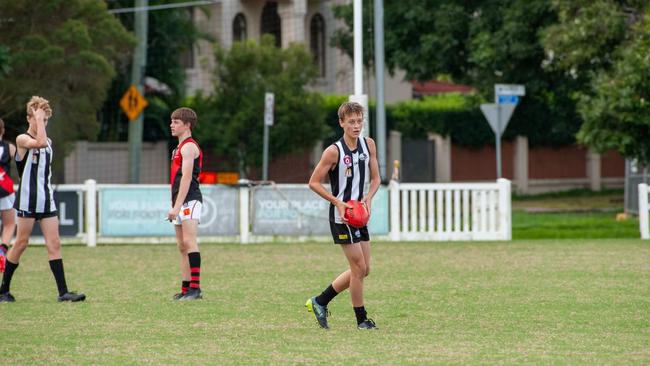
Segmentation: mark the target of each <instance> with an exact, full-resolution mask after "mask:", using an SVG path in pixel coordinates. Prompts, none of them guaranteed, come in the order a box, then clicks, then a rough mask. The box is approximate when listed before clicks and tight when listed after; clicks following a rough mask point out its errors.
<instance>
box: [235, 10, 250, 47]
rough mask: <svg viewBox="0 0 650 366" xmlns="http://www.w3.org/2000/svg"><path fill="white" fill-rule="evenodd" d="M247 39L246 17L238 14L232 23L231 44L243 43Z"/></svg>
mask: <svg viewBox="0 0 650 366" xmlns="http://www.w3.org/2000/svg"><path fill="white" fill-rule="evenodd" d="M247 38H248V36H247V33H246V17H245V16H244V14H242V13H238V14H237V15H235V19H234V20H233V21H232V40H233V42H241V41H245V40H246V39H247Z"/></svg>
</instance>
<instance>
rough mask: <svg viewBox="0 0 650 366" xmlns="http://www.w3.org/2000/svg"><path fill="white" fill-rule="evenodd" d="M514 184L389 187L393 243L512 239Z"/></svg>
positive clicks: (406, 185)
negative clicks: (404, 241) (512, 193)
mask: <svg viewBox="0 0 650 366" xmlns="http://www.w3.org/2000/svg"><path fill="white" fill-rule="evenodd" d="M510 193H511V184H510V181H509V180H507V179H499V180H497V182H496V183H446V184H439V183H425V184H415V183H402V184H399V183H396V182H392V183H391V186H390V238H391V240H393V241H402V240H406V241H411V240H511V239H512V220H511V216H512V208H511V196H510Z"/></svg>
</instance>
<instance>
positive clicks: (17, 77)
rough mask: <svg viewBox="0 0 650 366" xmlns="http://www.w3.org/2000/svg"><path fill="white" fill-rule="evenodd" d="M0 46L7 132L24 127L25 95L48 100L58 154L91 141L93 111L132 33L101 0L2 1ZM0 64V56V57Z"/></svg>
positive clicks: (0, 92)
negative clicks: (76, 143)
mask: <svg viewBox="0 0 650 366" xmlns="http://www.w3.org/2000/svg"><path fill="white" fill-rule="evenodd" d="M0 44H1V45H3V47H5V49H6V50H7V51H8V58H7V57H6V56H5V58H2V57H0V59H3V60H5V62H6V64H5V65H0V66H3V67H2V70H4V71H5V72H6V76H5V77H4V79H3V80H2V83H0V114H1V115H2V116H3V118H4V119H5V122H6V123H7V125H8V126H7V135H8V137H13V136H15V135H16V133H17V132H18V131H23V130H24V129H25V126H26V122H25V103H26V102H27V100H28V99H29V97H30V96H31V95H41V96H43V97H45V98H47V99H49V100H50V102H51V104H52V106H53V108H54V116H53V118H52V120H51V122H52V123H51V124H50V125H49V127H48V134H49V135H50V136H51V137H52V139H53V140H54V142H55V144H56V145H57V146H58V147H59V148H58V151H59V152H61V154H58V155H57V157H59V158H60V157H62V156H63V153H64V152H65V149H64V148H65V147H67V146H68V145H69V144H66V142H69V141H75V140H77V139H94V138H95V137H96V136H97V132H98V130H99V123H98V121H97V118H96V114H97V111H98V110H99V108H100V107H101V105H102V103H103V101H104V99H105V98H106V90H107V89H108V86H109V85H110V82H111V79H112V78H113V77H114V76H115V70H114V66H115V64H116V63H118V62H119V60H120V59H121V58H122V57H124V56H125V55H128V51H129V49H130V48H131V46H132V44H133V38H132V37H131V36H130V35H129V33H128V32H127V31H126V30H125V29H124V27H123V26H122V25H121V24H120V22H119V21H117V19H115V17H113V16H112V15H110V14H108V13H107V12H106V5H105V3H104V2H103V1H100V0H30V1H27V0H13V1H2V2H0ZM0 62H2V61H0Z"/></svg>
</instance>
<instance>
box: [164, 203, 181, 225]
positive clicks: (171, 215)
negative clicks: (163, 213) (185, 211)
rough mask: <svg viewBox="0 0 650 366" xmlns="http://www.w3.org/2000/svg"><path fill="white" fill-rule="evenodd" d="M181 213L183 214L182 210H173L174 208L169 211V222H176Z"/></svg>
mask: <svg viewBox="0 0 650 366" xmlns="http://www.w3.org/2000/svg"><path fill="white" fill-rule="evenodd" d="M180 212H181V209H180V208H173V207H172V209H171V210H169V212H167V220H168V221H169V222H172V221H174V220H176V217H177V216H178V214H179V213H180Z"/></svg>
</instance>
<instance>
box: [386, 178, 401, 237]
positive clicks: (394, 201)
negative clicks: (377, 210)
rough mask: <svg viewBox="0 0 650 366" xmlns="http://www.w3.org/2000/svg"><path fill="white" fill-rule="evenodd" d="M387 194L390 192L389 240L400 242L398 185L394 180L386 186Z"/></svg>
mask: <svg viewBox="0 0 650 366" xmlns="http://www.w3.org/2000/svg"><path fill="white" fill-rule="evenodd" d="M388 192H390V211H389V217H390V240H392V241H398V240H400V227H399V218H400V209H399V207H400V205H399V183H397V181H396V180H391V181H390V184H389V185H388Z"/></svg>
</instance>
